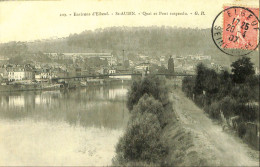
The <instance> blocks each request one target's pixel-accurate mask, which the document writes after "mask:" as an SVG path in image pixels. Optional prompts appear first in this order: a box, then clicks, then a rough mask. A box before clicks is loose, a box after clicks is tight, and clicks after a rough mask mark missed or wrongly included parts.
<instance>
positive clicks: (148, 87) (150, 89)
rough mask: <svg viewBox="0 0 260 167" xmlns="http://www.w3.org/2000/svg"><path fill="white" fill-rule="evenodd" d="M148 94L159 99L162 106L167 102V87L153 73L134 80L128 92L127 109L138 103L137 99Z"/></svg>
mask: <svg viewBox="0 0 260 167" xmlns="http://www.w3.org/2000/svg"><path fill="white" fill-rule="evenodd" d="M144 94H148V95H150V96H153V97H154V98H155V99H156V100H159V101H160V102H161V103H162V104H163V106H165V105H166V104H168V103H169V97H168V88H167V86H166V85H165V81H163V80H161V79H159V77H157V76H155V75H149V76H147V77H145V78H144V79H143V80H139V81H134V83H133V84H132V86H131V90H130V91H129V92H128V99H127V107H128V109H129V111H131V110H132V109H133V106H134V105H135V104H137V103H138V101H139V99H140V98H141V97H142V96H143V95H144Z"/></svg>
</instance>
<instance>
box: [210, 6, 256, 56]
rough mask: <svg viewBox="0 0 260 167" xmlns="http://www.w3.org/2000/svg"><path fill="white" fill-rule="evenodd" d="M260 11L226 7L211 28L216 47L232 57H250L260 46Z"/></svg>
mask: <svg viewBox="0 0 260 167" xmlns="http://www.w3.org/2000/svg"><path fill="white" fill-rule="evenodd" d="M258 15H259V9H257V8H250V9H249V8H245V7H239V6H232V7H224V10H223V11H221V12H220V13H219V14H218V15H217V16H216V18H215V19H214V21H213V23H212V27H211V35H212V39H213V41H214V43H215V45H216V46H217V47H218V48H219V49H220V50H221V51H222V52H224V53H226V54H228V55H231V56H244V55H248V54H249V53H251V52H252V51H254V50H255V49H257V47H258V45H259V23H260V22H259V19H258V17H257V16H258Z"/></svg>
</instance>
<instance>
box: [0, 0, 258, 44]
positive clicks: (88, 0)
mask: <svg viewBox="0 0 260 167" xmlns="http://www.w3.org/2000/svg"><path fill="white" fill-rule="evenodd" d="M224 5H241V6H246V7H258V8H259V1H258V0H150V1H145V0H117V1H116V0H47V1H44V0H42V1H39V0H31V1H30V0H16V1H0V43H6V42H10V41H33V40H41V39H50V38H61V37H67V36H69V35H70V34H74V33H81V32H82V31H85V30H95V29H98V28H105V27H113V26H116V27H118V26H129V27H131V26H134V27H137V26H172V27H185V28H188V27H189V28H210V27H211V25H212V22H213V20H214V18H215V17H216V15H217V14H218V13H219V12H221V10H222V9H223V6H224ZM124 11H126V12H128V11H129V12H136V14H137V15H136V16H115V12H124ZM196 11H197V12H199V13H201V11H203V12H204V13H205V15H199V16H198V15H194V13H195V12H196ZM74 12H77V13H81V12H83V13H86V12H87V13H91V14H92V13H93V12H109V13H110V16H73V14H74ZM143 12H147V13H149V12H153V13H154V12H168V14H169V13H170V12H186V13H188V14H189V13H193V14H192V15H190V14H189V15H188V16H170V15H168V16H162V15H157V16H143V15H142V13H143ZM111 13H113V14H114V15H111ZM138 13H140V15H138ZM61 14H67V15H69V14H72V16H66V17H64V16H60V15H61Z"/></svg>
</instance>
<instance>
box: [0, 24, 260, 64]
mask: <svg viewBox="0 0 260 167" xmlns="http://www.w3.org/2000/svg"><path fill="white" fill-rule="evenodd" d="M13 43H14V42H13ZM13 43H7V44H1V45H0V54H1V55H10V54H8V52H10V49H11V50H12V46H10V45H12V44H13ZM25 44H26V45H27V47H28V52H33V53H37V52H58V53H62V52H113V54H114V55H117V56H118V55H119V56H120V55H122V50H123V49H124V50H125V53H126V55H128V56H129V58H130V59H131V58H134V57H135V56H136V55H137V54H145V55H148V56H153V57H154V58H159V57H160V56H167V55H177V56H178V55H180V56H186V55H196V54H202V55H211V56H212V58H213V59H214V60H216V61H220V62H223V63H225V64H230V62H232V61H234V60H236V59H237V58H236V57H235V56H233V57H232V56H228V55H226V54H224V53H222V52H221V51H220V50H219V49H218V48H217V47H216V46H215V44H214V43H213V41H212V38H211V31H210V29H191V28H174V27H156V26H154V27H111V28H105V29H97V30H95V31H84V32H82V33H80V34H71V35H70V36H68V37H66V38H61V39H53V40H39V41H35V42H28V43H25ZM7 46H9V50H8V49H6V47H7ZM257 55H258V52H257V51H254V52H253V53H251V54H250V57H251V58H252V61H253V62H258V60H259V58H258V56H257Z"/></svg>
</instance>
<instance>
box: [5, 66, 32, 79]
mask: <svg viewBox="0 0 260 167" xmlns="http://www.w3.org/2000/svg"><path fill="white" fill-rule="evenodd" d="M32 78H33V74H32V72H31V71H26V70H24V69H13V70H10V71H9V72H8V81H21V80H29V79H32Z"/></svg>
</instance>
